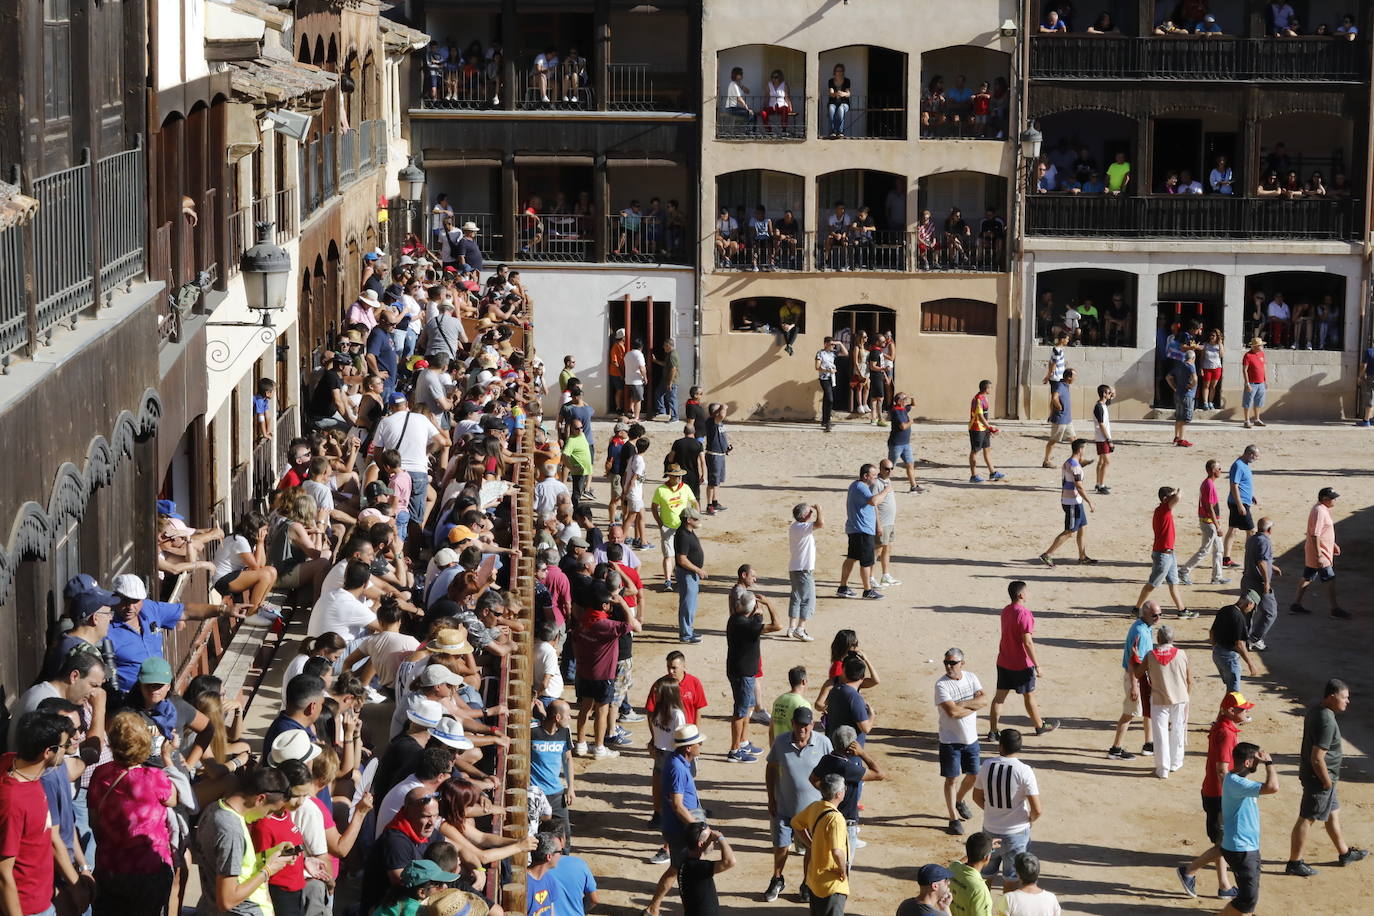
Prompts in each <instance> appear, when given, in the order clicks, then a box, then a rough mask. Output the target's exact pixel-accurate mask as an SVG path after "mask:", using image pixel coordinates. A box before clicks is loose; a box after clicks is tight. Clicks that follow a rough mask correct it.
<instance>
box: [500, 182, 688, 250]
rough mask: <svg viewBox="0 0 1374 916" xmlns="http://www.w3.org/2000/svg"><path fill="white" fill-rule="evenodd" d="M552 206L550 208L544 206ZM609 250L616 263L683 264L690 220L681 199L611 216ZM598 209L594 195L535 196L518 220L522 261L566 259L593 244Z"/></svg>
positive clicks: (635, 204) (632, 204) (654, 200)
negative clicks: (563, 256) (656, 261)
mask: <svg viewBox="0 0 1374 916" xmlns="http://www.w3.org/2000/svg"><path fill="white" fill-rule="evenodd" d="M546 199H548V200H551V201H552V203H550V204H548V205H547V206H546V204H545V200H546ZM607 216H608V217H609V220H608V222H607V233H608V235H607V240H606V244H607V248H608V249H609V251H608V253H609V255H610V257H612V258H626V259H635V260H639V259H641V258H643V259H655V258H657V259H660V260H662V259H680V258H682V257H683V256H684V255H685V253H686V246H687V216H686V214H685V213H684V212H683V209H682V206H681V204H680V203H679V202H678V201H677V200H676V199H669V200H668V201H667V202H666V204H665V203H664V201H663V200H662V199H661V198H659V197H651V198H649V203H648V206H647V207H646V206H644V205H643V204H641V203H640V201H639V200H638V199H637V198H633V199H631V200H630V201H629V203H628V205H627V206H625V207H623V208H622V209H620V210H619V211H617V212H614V213H610V214H607ZM596 220H597V213H596V209H595V207H594V206H593V204H592V196H591V192H590V191H579V192H578V194H577V199H576V200H575V201H572V202H571V203H569V200H568V195H567V194H566V193H564V192H562V191H557V192H554V194H553V195H552V196H551V197H550V198H546V197H545V196H544V195H542V194H535V195H531V196H530V197H529V198H528V199H527V200H526V202H525V205H524V206H523V207H522V208H521V210H520V213H519V214H518V215H517V216H516V234H517V237H518V250H519V253H520V256H521V257H527V258H533V259H538V258H539V257H541V256H543V255H549V254H560V253H563V254H566V253H568V252H567V250H566V249H567V248H568V247H569V246H585V245H587V244H590V242H591V241H592V239H593V238H594V237H595V233H596Z"/></svg>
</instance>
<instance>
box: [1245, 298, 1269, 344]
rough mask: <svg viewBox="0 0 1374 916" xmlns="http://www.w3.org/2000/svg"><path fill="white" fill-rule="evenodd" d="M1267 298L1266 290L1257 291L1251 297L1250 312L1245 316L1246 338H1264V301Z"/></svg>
mask: <svg viewBox="0 0 1374 916" xmlns="http://www.w3.org/2000/svg"><path fill="white" fill-rule="evenodd" d="M1266 298H1267V297H1266V296H1265V295H1264V290H1256V291H1255V293H1254V295H1252V296H1251V297H1250V311H1249V313H1248V314H1246V316H1245V337H1246V339H1247V340H1248V339H1250V338H1252V337H1263V336H1264V301H1265V299H1266Z"/></svg>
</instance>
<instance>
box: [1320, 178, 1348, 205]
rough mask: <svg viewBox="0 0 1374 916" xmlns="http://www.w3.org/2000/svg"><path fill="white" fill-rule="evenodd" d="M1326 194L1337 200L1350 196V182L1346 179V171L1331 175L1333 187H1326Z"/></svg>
mask: <svg viewBox="0 0 1374 916" xmlns="http://www.w3.org/2000/svg"><path fill="white" fill-rule="evenodd" d="M1326 196H1327V197H1334V198H1336V199H1337V200H1344V199H1345V198H1347V197H1349V196H1350V182H1349V181H1348V180H1347V179H1346V177H1345V172H1337V173H1336V174H1335V175H1333V176H1332V177H1331V187H1329V188H1327V189H1326Z"/></svg>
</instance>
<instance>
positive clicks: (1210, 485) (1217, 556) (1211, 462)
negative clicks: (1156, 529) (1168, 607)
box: [1178, 458, 1231, 585]
mask: <svg viewBox="0 0 1374 916" xmlns="http://www.w3.org/2000/svg"><path fill="white" fill-rule="evenodd" d="M1220 477H1221V465H1220V464H1218V463H1217V460H1216V459H1215V458H1209V459H1207V476H1206V477H1204V478H1202V485H1201V486H1200V487H1198V496H1197V526H1198V529H1199V530H1200V531H1201V532H1202V544H1201V545H1200V546H1199V547H1198V549H1197V552H1196V553H1194V554H1193V555H1192V556H1191V557H1189V558H1188V562H1186V563H1184V564H1183V565H1182V566H1181V567H1179V570H1178V578H1179V580H1180V581H1182V582H1183V584H1184V585H1192V584H1193V570H1195V569H1197V567H1198V564H1199V563H1201V562H1202V561H1203V560H1205V559H1207V554H1209V553H1210V554H1211V555H1212V584H1213V585H1226V584H1228V583H1230V581H1231V580H1230V579H1228V578H1226V577H1225V576H1223V575H1222V574H1221V503H1220V497H1218V495H1217V480H1218V478H1220Z"/></svg>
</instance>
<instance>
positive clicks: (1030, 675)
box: [997, 665, 1035, 693]
mask: <svg viewBox="0 0 1374 916" xmlns="http://www.w3.org/2000/svg"><path fill="white" fill-rule="evenodd" d="M997 689H998V690H1012V691H1015V692H1016V693H1034V692H1035V669H1034V668H1021V669H1019V670H1013V669H1011V668H1003V667H1002V666H1001V665H998V666H997Z"/></svg>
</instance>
